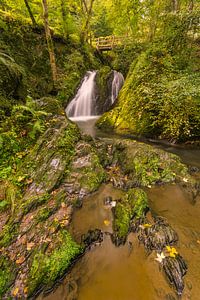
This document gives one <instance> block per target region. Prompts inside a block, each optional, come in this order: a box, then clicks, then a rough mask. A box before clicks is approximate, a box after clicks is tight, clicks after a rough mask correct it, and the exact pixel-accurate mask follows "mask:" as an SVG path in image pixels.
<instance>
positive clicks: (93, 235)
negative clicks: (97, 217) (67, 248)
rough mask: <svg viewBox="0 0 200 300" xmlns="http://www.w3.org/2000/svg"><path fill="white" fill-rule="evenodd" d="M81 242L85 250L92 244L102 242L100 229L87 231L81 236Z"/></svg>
mask: <svg viewBox="0 0 200 300" xmlns="http://www.w3.org/2000/svg"><path fill="white" fill-rule="evenodd" d="M81 241H82V243H83V244H84V245H85V246H86V248H90V246H91V245H92V244H99V243H102V242H103V232H102V231H101V230H100V229H94V230H88V232H87V233H86V234H83V235H82V237H81Z"/></svg>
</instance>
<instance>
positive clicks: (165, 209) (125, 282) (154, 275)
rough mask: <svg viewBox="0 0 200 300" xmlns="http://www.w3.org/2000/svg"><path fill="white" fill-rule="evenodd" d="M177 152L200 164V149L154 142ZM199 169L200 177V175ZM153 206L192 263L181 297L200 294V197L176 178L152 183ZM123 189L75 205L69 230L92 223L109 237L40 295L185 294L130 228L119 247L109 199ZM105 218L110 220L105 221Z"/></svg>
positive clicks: (148, 298) (141, 297)
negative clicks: (187, 192)
mask: <svg viewBox="0 0 200 300" xmlns="http://www.w3.org/2000/svg"><path fill="white" fill-rule="evenodd" d="M78 124H79V126H80V127H81V128H82V130H83V131H84V132H85V130H86V131H87V129H88V128H90V132H92V133H93V134H94V133H96V132H95V128H94V126H91V125H93V124H94V119H91V120H88V123H87V121H85V122H83V121H81V122H79V123H78ZM154 146H155V147H162V148H164V149H165V150H166V151H170V152H173V153H176V154H177V155H179V156H180V157H181V159H182V160H183V162H184V163H186V164H190V165H192V166H196V167H199V166H200V150H193V149H189V150H188V149H184V148H177V147H172V146H163V145H160V144H154ZM199 175H200V174H199V173H195V176H196V177H200V176H199ZM146 192H147V194H148V197H149V202H150V207H151V209H152V211H153V212H154V213H156V214H157V215H160V216H162V217H164V218H166V219H167V220H168V222H169V223H170V224H171V226H172V227H173V228H174V229H175V231H176V232H177V233H178V235H179V242H178V245H177V250H178V251H180V253H181V254H182V255H183V257H184V258H185V260H186V262H187V264H188V273H187V274H186V276H185V289H184V293H183V295H182V297H181V299H182V300H189V299H191V300H199V295H200V288H199V287H200V269H199V265H200V256H199V250H200V222H199V216H200V201H197V202H196V204H195V205H193V204H191V203H190V202H189V201H188V199H187V196H186V195H185V194H184V192H183V191H182V189H181V188H180V187H179V186H178V185H175V184H169V185H164V186H156V187H152V188H147V189H146ZM121 194H122V191H121V190H119V189H116V188H114V187H113V186H112V185H110V184H107V185H105V184H104V185H102V186H101V188H100V189H99V190H98V191H97V192H95V193H93V194H92V195H90V196H88V197H86V198H85V199H84V202H83V207H82V208H81V209H78V210H76V211H75V213H74V216H73V220H72V224H71V228H70V231H71V233H72V234H73V236H74V237H75V240H76V241H77V242H80V238H81V235H82V234H84V233H86V232H87V231H88V230H89V229H95V228H99V229H101V230H102V231H103V232H104V241H103V243H102V244H101V245H99V246H94V247H93V248H92V249H91V250H90V251H88V252H87V253H86V254H85V255H84V256H83V257H82V258H81V259H80V260H79V261H78V262H77V263H76V264H75V266H74V267H73V269H72V270H71V272H70V273H69V274H68V275H67V276H66V277H65V279H64V280H63V282H62V283H61V284H60V285H59V286H58V287H57V288H56V289H55V290H54V291H53V292H52V293H51V294H49V295H48V296H46V297H44V296H40V297H39V298H38V300H41V299H44V300H72V299H77V300H160V299H163V300H164V299H166V300H174V299H180V298H178V296H176V293H175V292H174V291H173V289H172V288H170V286H169V284H168V283H167V281H166V279H165V277H164V274H163V273H162V271H161V270H160V268H159V264H158V262H156V261H155V257H154V256H153V255H152V254H151V255H147V253H146V252H145V250H144V247H143V245H142V244H139V241H138V239H137V237H136V235H135V234H133V233H131V234H129V236H128V240H127V242H126V244H125V245H124V246H120V247H115V246H114V245H113V243H112V242H111V239H110V236H109V234H106V233H107V232H110V233H111V232H112V212H111V209H110V208H108V207H106V206H105V205H104V199H105V197H107V196H111V197H112V198H113V199H114V200H115V199H119V198H120V196H121ZM105 221H106V222H105Z"/></svg>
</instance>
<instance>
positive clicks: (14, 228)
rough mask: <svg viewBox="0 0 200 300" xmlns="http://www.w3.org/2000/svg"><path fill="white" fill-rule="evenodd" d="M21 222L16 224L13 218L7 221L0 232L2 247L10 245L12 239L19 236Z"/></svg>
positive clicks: (0, 245) (0, 244)
mask: <svg viewBox="0 0 200 300" xmlns="http://www.w3.org/2000/svg"><path fill="white" fill-rule="evenodd" d="M18 229H19V224H15V223H14V222H13V220H12V219H11V220H10V221H9V223H7V224H6V225H5V226H4V228H3V230H2V232H1V234H0V247H6V246H8V245H9V244H10V243H11V241H12V240H13V239H14V238H15V237H17V234H18Z"/></svg>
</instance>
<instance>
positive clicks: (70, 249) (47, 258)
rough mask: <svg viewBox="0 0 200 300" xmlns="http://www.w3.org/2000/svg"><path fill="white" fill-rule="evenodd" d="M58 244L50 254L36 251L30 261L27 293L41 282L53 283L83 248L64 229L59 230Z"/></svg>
mask: <svg viewBox="0 0 200 300" xmlns="http://www.w3.org/2000/svg"><path fill="white" fill-rule="evenodd" d="M58 240H59V241H60V245H57V247H56V249H55V250H53V252H52V253H51V254H50V255H47V254H44V253H43V252H42V251H38V252H37V253H36V254H35V256H34V258H33V261H32V263H31V269H30V274H29V278H28V286H29V289H28V290H29V295H31V294H32V293H33V292H34V291H35V290H36V289H37V287H39V286H40V285H42V284H46V285H48V286H51V285H53V283H54V282H55V280H56V279H58V278H60V277H62V275H63V274H64V273H65V272H66V270H67V268H68V267H69V266H70V264H71V263H72V261H73V260H74V259H75V258H76V257H77V255H78V254H80V253H81V252H82V251H83V249H82V248H81V247H80V246H79V245H77V244H76V243H75V242H74V241H73V240H72V238H71V236H70V234H69V233H68V232H67V231H66V230H62V231H60V232H59V239H58Z"/></svg>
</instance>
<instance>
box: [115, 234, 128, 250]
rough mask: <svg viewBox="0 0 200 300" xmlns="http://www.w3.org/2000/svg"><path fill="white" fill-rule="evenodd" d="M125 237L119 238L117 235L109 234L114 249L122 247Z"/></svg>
mask: <svg viewBox="0 0 200 300" xmlns="http://www.w3.org/2000/svg"><path fill="white" fill-rule="evenodd" d="M126 239H127V236H119V235H118V234H117V233H112V234H111V241H112V242H113V244H114V245H115V246H116V247H119V246H121V245H124V244H125V243H126Z"/></svg>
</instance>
